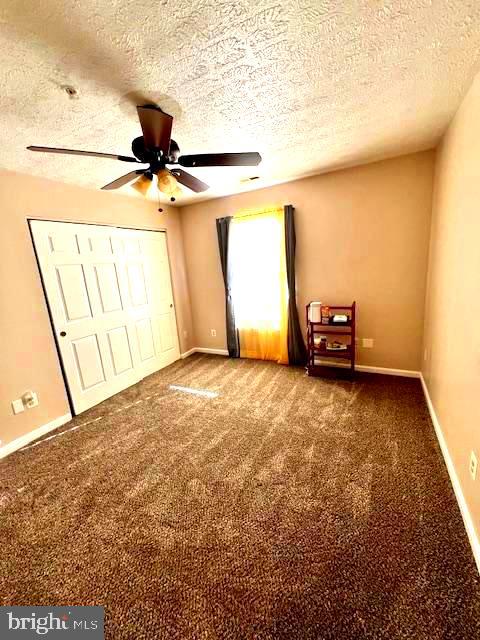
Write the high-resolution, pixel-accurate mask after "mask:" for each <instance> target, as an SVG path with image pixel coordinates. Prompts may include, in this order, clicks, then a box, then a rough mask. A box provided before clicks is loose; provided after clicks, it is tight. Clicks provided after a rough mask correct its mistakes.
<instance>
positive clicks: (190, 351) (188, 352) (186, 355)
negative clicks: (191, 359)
mask: <svg viewBox="0 0 480 640" xmlns="http://www.w3.org/2000/svg"><path fill="white" fill-rule="evenodd" d="M195 352H196V349H195V347H194V348H193V349H189V350H188V351H185V353H181V354H180V358H181V359H182V360H185V358H188V356H191V355H193V354H194V353H195Z"/></svg>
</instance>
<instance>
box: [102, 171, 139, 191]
mask: <svg viewBox="0 0 480 640" xmlns="http://www.w3.org/2000/svg"><path fill="white" fill-rule="evenodd" d="M144 173H145V171H142V170H140V171H130V172H129V173H126V174H125V175H124V176H121V177H120V178H117V179H116V180H113V181H112V182H109V183H108V184H106V185H104V186H103V187H102V189H104V190H105V191H110V189H119V188H120V187H123V185H124V184H128V183H129V182H132V180H135V178H137V177H138V176H140V175H143V174H144Z"/></svg>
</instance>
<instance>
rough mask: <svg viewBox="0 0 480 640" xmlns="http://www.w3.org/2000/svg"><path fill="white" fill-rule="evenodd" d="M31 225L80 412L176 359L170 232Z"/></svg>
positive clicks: (34, 222)
mask: <svg viewBox="0 0 480 640" xmlns="http://www.w3.org/2000/svg"><path fill="white" fill-rule="evenodd" d="M30 225H31V229H32V235H33V240H34V243H35V249H36V253H37V258H38V262H39V266H40V271H41V274H42V279H43V284H44V288H45V291H46V295H47V299H48V305H49V308H50V315H51V318H52V323H53V330H54V332H55V335H56V338H57V344H58V347H59V351H60V356H61V359H62V363H63V369H64V372H65V376H66V378H67V384H68V388H69V392H70V397H71V400H72V404H73V408H74V411H75V413H80V412H82V411H85V409H88V408H89V407H92V406H93V405H95V404H98V403H99V402H101V401H102V400H105V399H106V398H108V397H110V396H112V395H113V394H115V393H118V392H119V391H121V390H122V389H125V388H126V387H128V386H130V385H132V384H134V383H135V382H138V381H139V380H141V379H142V378H144V377H145V376H147V375H149V374H150V373H153V372H154V371H158V370H159V369H161V368H162V367H165V366H167V365H168V364H171V363H172V362H174V361H175V360H178V358H179V357H180V351H179V346H178V335H177V325H176V319H175V309H174V305H173V295H172V285H171V278H170V268H169V262H168V254H167V243H166V234H165V232H161V231H141V230H136V229H120V228H117V227H107V226H99V225H90V224H74V223H69V222H47V221H40V220H32V221H31V222H30Z"/></svg>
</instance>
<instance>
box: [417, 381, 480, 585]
mask: <svg viewBox="0 0 480 640" xmlns="http://www.w3.org/2000/svg"><path fill="white" fill-rule="evenodd" d="M420 380H421V382H422V387H423V393H424V394H425V400H426V401H427V406H428V411H429V412H430V417H431V419H432V422H433V427H434V429H435V433H436V435H437V440H438V444H439V445H440V449H441V451H442V455H443V459H444V460H445V464H446V466H447V470H448V475H449V476H450V482H451V483H452V487H453V491H454V493H455V497H456V499H457V503H458V507H459V509H460V513H461V514H462V518H463V524H464V526H465V530H466V532H467V536H468V539H469V541H470V545H471V547H472V552H473V557H474V558H475V562H476V563H477V569H478V572H479V573H480V539H479V537H478V535H477V532H476V531H475V525H474V524H473V519H472V516H471V515H470V511H469V509H468V505H467V502H466V500H465V496H464V495H463V491H462V485H461V484H460V480H459V479H458V476H457V472H456V470H455V465H454V464H453V460H452V458H451V456H450V452H449V450H448V446H447V442H446V440H445V437H444V435H443V431H442V427H441V426H440V422H439V420H438V418H437V414H436V413H435V408H434V406H433V403H432V400H431V398H430V394H429V392H428V388H427V385H426V383H425V380H424V378H423V375H422V374H420Z"/></svg>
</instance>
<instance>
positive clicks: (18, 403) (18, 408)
mask: <svg viewBox="0 0 480 640" xmlns="http://www.w3.org/2000/svg"><path fill="white" fill-rule="evenodd" d="M12 409H13V413H14V414H15V415H16V414H17V413H22V411H25V407H24V406H23V400H22V399H21V398H18V400H12Z"/></svg>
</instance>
